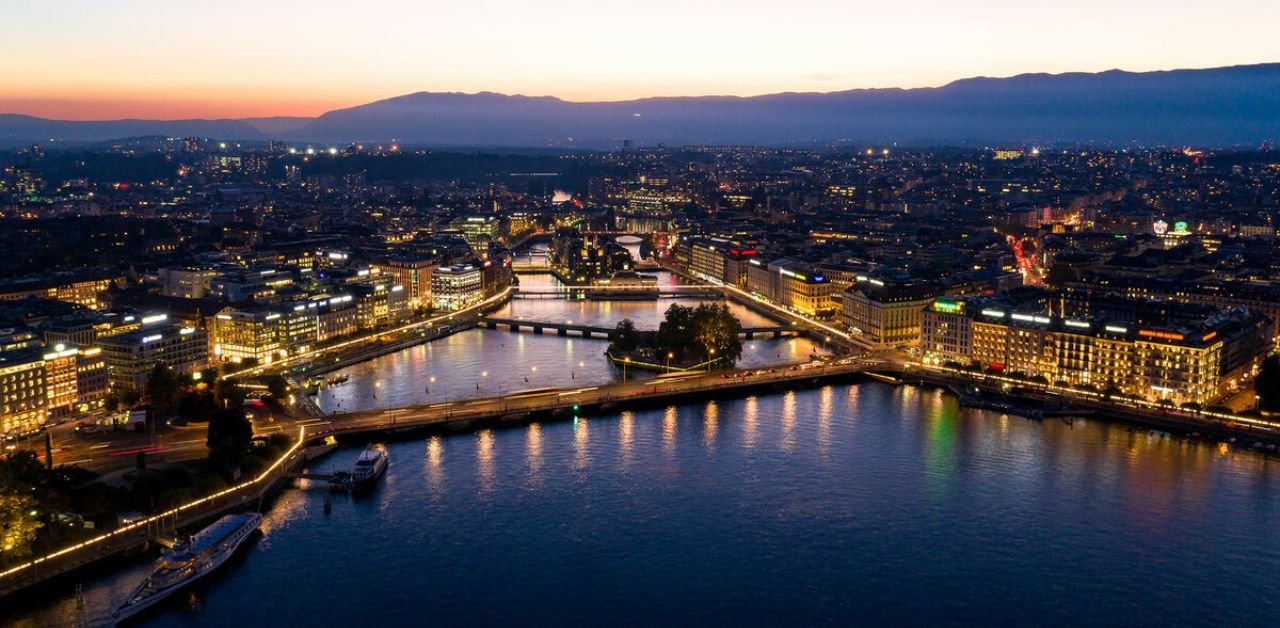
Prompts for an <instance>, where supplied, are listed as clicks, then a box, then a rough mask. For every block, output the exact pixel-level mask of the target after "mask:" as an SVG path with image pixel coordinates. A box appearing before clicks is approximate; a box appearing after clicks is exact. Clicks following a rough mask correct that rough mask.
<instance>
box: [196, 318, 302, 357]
mask: <svg viewBox="0 0 1280 628" xmlns="http://www.w3.org/2000/svg"><path fill="white" fill-rule="evenodd" d="M280 317H281V314H280V313H279V312H274V311H270V310H266V309H259V310H237V309H234V308H230V307H228V308H225V309H223V310H222V311H221V312H218V314H217V315H216V316H214V317H213V324H212V326H211V330H210V331H211V333H212V335H213V354H214V356H215V357H216V358H217V359H219V360H222V361H224V362H234V363H236V364H239V363H241V362H244V361H245V360H253V361H255V362H257V363H259V364H267V363H270V362H272V361H274V360H275V358H276V357H277V355H278V354H282V353H286V352H285V351H284V349H283V347H281V346H280V340H279V335H278V334H277V333H276V321H277V320H279V319H280ZM311 319H312V320H313V321H314V319H315V316H314V314H311ZM314 329H315V327H314V323H313V325H312V337H313V338H314Z"/></svg>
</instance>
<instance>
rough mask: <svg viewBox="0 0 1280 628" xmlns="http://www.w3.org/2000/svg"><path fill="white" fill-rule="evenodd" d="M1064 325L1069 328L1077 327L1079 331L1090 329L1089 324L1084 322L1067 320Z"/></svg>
mask: <svg viewBox="0 0 1280 628" xmlns="http://www.w3.org/2000/svg"><path fill="white" fill-rule="evenodd" d="M1063 324H1064V325H1066V326H1067V327H1075V328H1078V329H1088V328H1089V323H1086V322H1084V321H1073V320H1070V319H1068V320H1066V321H1063Z"/></svg>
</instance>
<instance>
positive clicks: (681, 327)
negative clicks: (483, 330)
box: [657, 305, 693, 361]
mask: <svg viewBox="0 0 1280 628" xmlns="http://www.w3.org/2000/svg"><path fill="white" fill-rule="evenodd" d="M657 341H658V351H659V352H660V353H672V354H674V355H675V359H676V361H683V360H684V358H685V351H687V350H689V349H690V348H692V345H693V308H691V307H685V306H683V305H672V306H671V307H669V308H667V312H666V314H665V315H664V316H663V319H662V323H661V324H659V325H658V339H657Z"/></svg>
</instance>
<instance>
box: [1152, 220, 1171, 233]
mask: <svg viewBox="0 0 1280 628" xmlns="http://www.w3.org/2000/svg"><path fill="white" fill-rule="evenodd" d="M1151 227H1152V229H1153V230H1154V231H1155V232H1156V235H1164V234H1166V233H1169V223H1167V222H1165V221H1163V220H1157V221H1156V222H1155V224H1153V225H1151Z"/></svg>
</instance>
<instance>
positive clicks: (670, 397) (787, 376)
mask: <svg viewBox="0 0 1280 628" xmlns="http://www.w3.org/2000/svg"><path fill="white" fill-rule="evenodd" d="M868 370H876V371H885V372H893V373H896V372H901V370H902V366H901V365H900V364H898V363H896V362H893V361H890V360H887V359H881V358H874V357H865V358H848V359H845V360H841V361H840V362H809V363H804V364H790V365H778V366H774V367H765V368H757V369H734V370H728V371H712V372H709V373H708V372H704V371H692V372H686V373H673V374H670V375H666V376H663V377H659V378H653V379H644V380H632V381H629V382H620V383H614V384H604V385H600V386H587V387H581V388H539V389H533V390H528V391H522V392H514V393H510V394H506V395H503V396H500V397H484V398H475V399H463V400H458V401H452V402H443V403H431V404H420V405H413V406H407V407H402V408H391V409H378V410H361V411H354V412H341V413H335V414H330V415H328V416H325V417H320V418H315V419H310V420H309V421H308V422H307V423H305V424H304V425H305V427H306V429H307V434H308V436H309V437H311V438H318V437H326V436H336V437H344V436H357V435H358V436H361V437H365V436H369V435H372V434H376V433H388V432H389V433H398V432H409V431H413V430H417V429H422V428H449V429H455V428H456V429H463V428H470V427H476V426H478V425H482V424H488V423H494V424H502V423H521V422H528V421H532V420H538V418H539V417H546V418H553V419H554V418H569V417H570V416H578V415H589V414H592V413H600V414H612V413H616V412H620V411H622V410H625V409H630V408H639V407H653V406H664V405H667V404H670V403H676V402H680V401H688V400H690V399H693V400H705V399H709V398H715V397H731V396H741V395H744V394H749V393H751V392H752V391H756V390H761V391H776V390H782V389H786V388H791V387H796V386H808V385H815V384H819V383H821V382H823V381H826V380H837V379H841V378H849V377H854V376H858V375H860V374H862V373H863V372H864V371H868Z"/></svg>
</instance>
